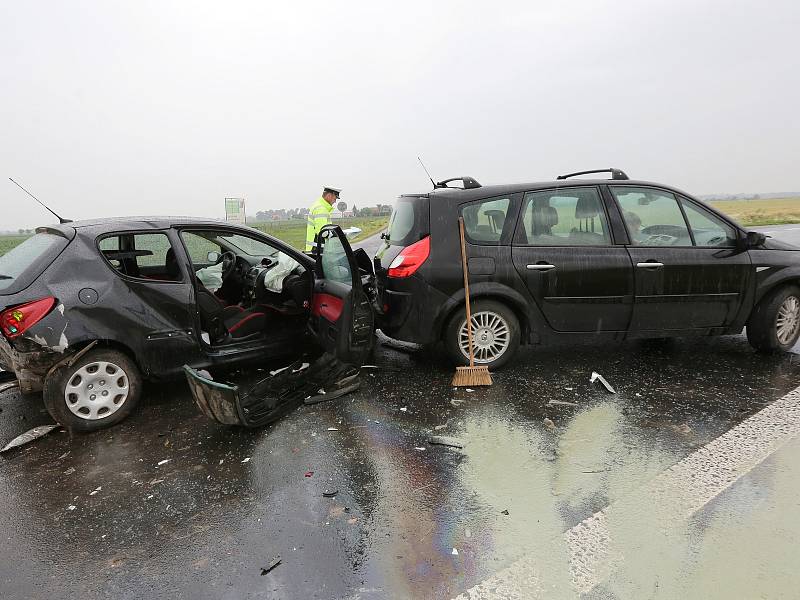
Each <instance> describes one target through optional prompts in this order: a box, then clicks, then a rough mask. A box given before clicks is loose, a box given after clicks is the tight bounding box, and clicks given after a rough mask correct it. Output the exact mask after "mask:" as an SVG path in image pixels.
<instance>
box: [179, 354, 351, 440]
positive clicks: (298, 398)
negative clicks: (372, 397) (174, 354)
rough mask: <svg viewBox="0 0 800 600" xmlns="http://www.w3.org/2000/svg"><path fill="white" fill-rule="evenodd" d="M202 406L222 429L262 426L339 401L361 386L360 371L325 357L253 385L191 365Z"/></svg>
mask: <svg viewBox="0 0 800 600" xmlns="http://www.w3.org/2000/svg"><path fill="white" fill-rule="evenodd" d="M185 372H186V379H187V381H188V382H189V389H190V390H191V392H192V396H193V398H194V401H195V404H196V405H197V408H198V409H199V410H200V412H202V413H203V414H204V415H205V416H207V417H208V418H209V419H211V420H212V421H216V422H217V423H219V424H221V425H241V426H244V427H261V426H263V425H267V424H269V423H271V422H273V421H275V420H277V419H279V418H280V417H282V416H283V415H285V414H286V413H288V412H290V411H292V410H294V409H295V408H297V407H299V406H300V405H302V404H304V403H306V404H315V403H317V402H322V401H326V400H334V399H336V398H339V397H341V396H343V395H345V394H348V393H351V392H353V391H355V390H357V389H358V388H359V385H360V381H359V379H358V374H359V369H358V368H357V367H355V366H353V365H348V364H345V363H343V362H341V361H340V360H339V359H338V358H337V357H335V356H333V355H331V354H328V353H324V354H323V355H322V356H320V357H319V358H317V359H316V360H314V361H313V362H312V363H308V362H304V360H303V359H300V360H297V361H295V362H294V363H292V364H291V365H289V366H287V367H284V368H281V369H278V370H275V371H273V372H271V373H270V374H269V375H268V376H266V377H263V378H261V379H259V380H257V381H256V382H255V383H253V384H248V383H247V380H248V379H250V377H248V376H247V374H245V375H244V376H243V377H242V376H240V377H238V378H237V379H240V381H239V382H238V383H224V382H219V381H215V380H214V379H213V377H212V376H211V374H209V373H208V372H205V371H203V372H201V371H198V370H196V369H192V368H191V367H185Z"/></svg>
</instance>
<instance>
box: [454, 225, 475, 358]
mask: <svg viewBox="0 0 800 600" xmlns="http://www.w3.org/2000/svg"><path fill="white" fill-rule="evenodd" d="M458 233H459V235H460V236H461V269H462V271H464V295H465V298H466V302H467V341H468V342H469V366H470V367H474V366H475V354H474V352H473V350H472V313H471V312H470V309H469V276H468V275H467V246H466V244H465V242H464V217H458Z"/></svg>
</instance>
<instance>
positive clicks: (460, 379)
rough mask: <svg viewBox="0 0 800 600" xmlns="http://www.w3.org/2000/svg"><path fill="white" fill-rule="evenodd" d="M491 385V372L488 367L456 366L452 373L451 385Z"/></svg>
mask: <svg viewBox="0 0 800 600" xmlns="http://www.w3.org/2000/svg"><path fill="white" fill-rule="evenodd" d="M478 385H492V374H491V373H489V367H456V373H455V375H453V387H470V386H478Z"/></svg>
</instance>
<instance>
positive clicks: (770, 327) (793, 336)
mask: <svg viewBox="0 0 800 600" xmlns="http://www.w3.org/2000/svg"><path fill="white" fill-rule="evenodd" d="M798 337H800V288H798V287H797V286H795V285H791V286H786V287H782V288H780V289H779V290H777V291H775V292H773V293H772V294H770V295H769V296H767V297H766V298H764V299H763V300H762V301H761V302H759V303H758V306H756V307H755V309H754V310H753V313H752V314H751V315H750V319H749V320H748V321H747V340H748V341H749V342H750V344H751V345H752V346H753V347H754V348H755V349H757V350H760V351H762V352H785V351H787V350H789V349H790V348H792V347H793V346H794V345H795V344H796V343H797V338H798Z"/></svg>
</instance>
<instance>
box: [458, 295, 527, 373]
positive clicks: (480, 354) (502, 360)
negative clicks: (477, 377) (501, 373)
mask: <svg viewBox="0 0 800 600" xmlns="http://www.w3.org/2000/svg"><path fill="white" fill-rule="evenodd" d="M471 309H472V310H471V312H472V343H473V350H474V354H475V364H476V365H480V366H487V367H489V369H492V370H497V369H500V368H502V367H503V366H505V365H506V364H507V363H508V361H510V360H511V359H512V358H513V356H514V354H516V352H517V348H519V337H520V328H519V320H518V319H517V316H516V315H515V314H514V311H512V310H511V309H510V308H508V307H507V306H506V305H505V304H502V303H500V302H497V301H495V300H477V301H475V302H473V303H472V306H471ZM444 335H445V338H444V344H445V347H446V348H447V352H448V354H449V355H450V357H451V358H452V360H453V361H454V362H455V363H456V364H458V365H468V364H469V342H468V337H467V316H466V314H464V313H463V312H461V311H458V312H457V313H456V314H455V315H453V317H452V318H451V319H450V322H449V323H448V325H447V327H446V328H445V334H444Z"/></svg>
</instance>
